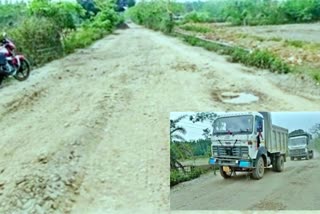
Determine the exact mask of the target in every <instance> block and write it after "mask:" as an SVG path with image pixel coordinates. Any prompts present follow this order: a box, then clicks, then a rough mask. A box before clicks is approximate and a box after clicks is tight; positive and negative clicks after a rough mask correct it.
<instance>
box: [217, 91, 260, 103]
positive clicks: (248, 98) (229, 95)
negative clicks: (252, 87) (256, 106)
mask: <svg viewBox="0 0 320 214" xmlns="http://www.w3.org/2000/svg"><path fill="white" fill-rule="evenodd" d="M258 100H259V97H257V96H255V95H253V94H249V93H244V92H241V93H235V92H224V93H222V94H221V101H222V102H224V103H232V104H246V103H252V102H257V101H258Z"/></svg>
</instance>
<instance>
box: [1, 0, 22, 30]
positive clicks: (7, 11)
mask: <svg viewBox="0 0 320 214" xmlns="http://www.w3.org/2000/svg"><path fill="white" fill-rule="evenodd" d="M26 16H27V9H26V4H24V3H19V4H3V5H0V25H1V28H3V27H4V26H8V24H9V23H12V24H14V25H16V24H17V23H18V22H20V21H21V20H23V19H24V18H25V17H26Z"/></svg>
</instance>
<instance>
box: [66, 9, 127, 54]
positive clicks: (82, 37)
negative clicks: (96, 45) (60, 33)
mask: <svg viewBox="0 0 320 214" xmlns="http://www.w3.org/2000/svg"><path fill="white" fill-rule="evenodd" d="M121 22H123V17H120V15H118V14H117V13H116V12H115V11H114V10H112V9H110V8H106V9H105V10H104V11H101V12H99V13H98V14H97V16H95V17H94V18H93V19H91V20H90V21H86V22H85V23H83V25H82V27H81V28H79V29H78V30H77V31H73V32H72V33H70V34H69V35H68V36H67V37H66V38H65V40H64V50H65V52H66V53H72V52H73V51H74V50H75V49H77V48H84V47H86V46H88V45H90V44H92V43H93V42H94V41H95V40H97V39H100V38H102V37H103V36H105V35H106V34H108V33H111V32H112V31H113V30H114V27H115V26H116V25H117V24H119V23H121Z"/></svg>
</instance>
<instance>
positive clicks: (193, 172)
mask: <svg viewBox="0 0 320 214" xmlns="http://www.w3.org/2000/svg"><path fill="white" fill-rule="evenodd" d="M217 169H218V168H217V167H216V168H214V166H211V165H208V163H207V165H202V166H192V167H190V171H186V172H183V171H182V170H171V171H170V187H173V186H175V185H177V184H179V183H182V182H186V181H190V180H193V179H196V178H198V177H200V176H201V175H202V174H205V173H207V172H209V171H211V170H217Z"/></svg>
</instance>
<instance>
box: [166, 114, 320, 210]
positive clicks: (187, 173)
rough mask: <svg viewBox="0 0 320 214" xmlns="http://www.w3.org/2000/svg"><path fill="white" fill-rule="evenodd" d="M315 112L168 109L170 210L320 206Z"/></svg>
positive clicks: (319, 122)
mask: <svg viewBox="0 0 320 214" xmlns="http://www.w3.org/2000/svg"><path fill="white" fill-rule="evenodd" d="M319 151H320V112H172V113H171V114H170V188H171V189H170V204H171V205H170V206H171V210H319V209H320V204H319V203H318V198H320V185H319V177H320V164H319V163H320V158H319Z"/></svg>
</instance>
